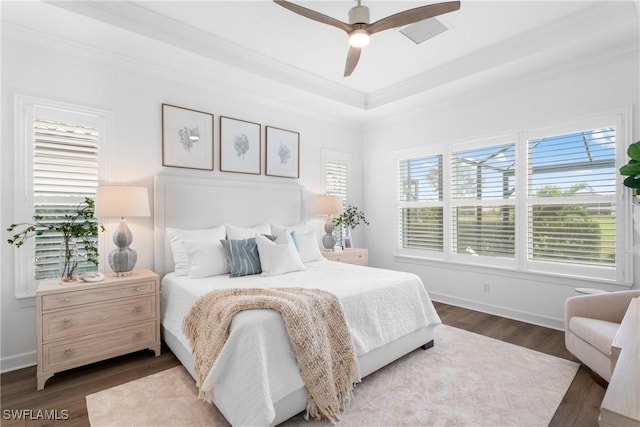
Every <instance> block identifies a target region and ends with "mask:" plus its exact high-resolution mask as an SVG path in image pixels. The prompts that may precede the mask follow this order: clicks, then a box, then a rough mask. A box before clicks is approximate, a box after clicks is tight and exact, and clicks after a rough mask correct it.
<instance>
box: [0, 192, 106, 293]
mask: <svg viewBox="0 0 640 427" xmlns="http://www.w3.org/2000/svg"><path fill="white" fill-rule="evenodd" d="M94 211H95V202H94V201H93V199H91V198H89V197H85V199H84V202H82V203H80V204H79V205H78V207H77V208H76V210H75V212H74V213H73V214H65V215H64V217H63V218H61V219H60V220H52V221H50V222H45V221H44V217H43V216H42V215H34V216H33V221H34V222H33V223H20V224H11V225H10V226H9V227H8V228H7V231H9V232H11V233H13V232H15V230H16V229H21V230H20V231H18V232H16V233H15V234H14V235H13V236H12V237H11V238H9V239H7V242H9V244H11V245H15V246H16V247H17V248H19V247H21V246H22V245H24V243H25V242H26V240H27V239H29V238H30V237H33V236H41V235H42V234H43V233H44V232H45V231H48V232H53V233H60V234H61V235H62V251H63V255H62V257H61V258H62V259H61V260H60V265H61V267H60V280H61V281H63V282H75V281H76V280H78V269H79V267H80V265H79V260H78V257H77V248H76V244H77V243H82V245H83V246H84V251H85V254H86V257H87V261H89V262H91V263H92V264H94V265H96V266H97V265H98V248H97V247H96V240H95V236H96V235H97V234H98V231H104V230H105V228H104V226H103V225H102V224H98V223H97V221H96V220H95V218H94V217H93V214H94Z"/></svg>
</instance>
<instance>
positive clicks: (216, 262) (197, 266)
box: [184, 230, 230, 279]
mask: <svg viewBox="0 0 640 427" xmlns="http://www.w3.org/2000/svg"><path fill="white" fill-rule="evenodd" d="M224 235H225V234H224V230H223V232H222V233H221V234H219V235H218V237H217V238H216V240H208V239H207V240H185V241H184V247H185V249H186V250H187V255H188V256H189V277H191V278H192V279H202V278H203V277H209V276H218V275H220V274H229V271H230V269H229V263H227V258H226V255H225V251H224V248H223V247H222V243H220V240H224Z"/></svg>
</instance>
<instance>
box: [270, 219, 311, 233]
mask: <svg viewBox="0 0 640 427" xmlns="http://www.w3.org/2000/svg"><path fill="white" fill-rule="evenodd" d="M269 225H270V226H271V234H272V235H274V236H279V235H280V234H282V233H283V232H285V231H288V232H289V233H291V232H292V231H294V232H295V233H296V234H301V233H306V232H307V231H309V226H308V225H307V224H305V223H300V224H295V225H278V224H274V223H273V222H270V223H269Z"/></svg>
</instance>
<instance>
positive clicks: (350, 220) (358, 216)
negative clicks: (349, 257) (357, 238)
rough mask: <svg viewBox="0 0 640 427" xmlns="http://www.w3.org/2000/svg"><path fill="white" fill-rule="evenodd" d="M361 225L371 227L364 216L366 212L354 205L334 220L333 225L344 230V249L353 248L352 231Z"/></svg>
mask: <svg viewBox="0 0 640 427" xmlns="http://www.w3.org/2000/svg"><path fill="white" fill-rule="evenodd" d="M360 224H366V225H369V222H368V221H367V218H366V217H365V216H364V212H362V211H361V210H359V209H358V208H357V207H356V206H352V205H349V206H347V208H346V209H345V210H344V212H342V213H341V214H340V215H339V216H337V217H335V218H334V219H333V225H335V226H338V227H342V228H343V229H344V236H343V239H342V240H343V247H344V249H351V248H353V243H352V241H351V230H355V228H356V227H357V226H358V225H360Z"/></svg>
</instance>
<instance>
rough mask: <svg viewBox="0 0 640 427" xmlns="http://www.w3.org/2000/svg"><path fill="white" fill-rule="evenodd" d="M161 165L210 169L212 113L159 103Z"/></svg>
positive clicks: (211, 161)
mask: <svg viewBox="0 0 640 427" xmlns="http://www.w3.org/2000/svg"><path fill="white" fill-rule="evenodd" d="M162 165H163V166H172V167H181V168H190V169H204V170H213V114H210V113H205V112H202V111H196V110H191V109H189V108H182V107H177V106H175V105H169V104H162Z"/></svg>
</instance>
